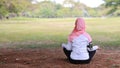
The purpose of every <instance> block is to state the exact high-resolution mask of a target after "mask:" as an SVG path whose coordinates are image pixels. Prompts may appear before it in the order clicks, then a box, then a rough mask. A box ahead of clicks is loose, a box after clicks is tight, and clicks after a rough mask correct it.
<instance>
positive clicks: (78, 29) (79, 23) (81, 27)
mask: <svg viewBox="0 0 120 68" xmlns="http://www.w3.org/2000/svg"><path fill="white" fill-rule="evenodd" d="M85 28H86V27H85V21H84V19H82V18H77V19H76V22H75V27H74V29H73V31H72V33H71V34H70V35H69V37H68V41H70V42H71V41H72V40H73V39H75V38H76V37H78V36H80V35H81V34H83V35H85V36H86V37H87V38H88V40H89V42H91V41H92V38H91V37H90V35H89V34H88V33H87V32H86V31H85Z"/></svg>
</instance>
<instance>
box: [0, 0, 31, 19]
mask: <svg viewBox="0 0 120 68" xmlns="http://www.w3.org/2000/svg"><path fill="white" fill-rule="evenodd" d="M30 4H31V2H30V1H29V0H1V1H0V16H2V17H3V16H5V15H7V14H8V13H16V14H17V13H19V12H21V11H24V10H25V9H26V8H27V7H28V6H29V5H30Z"/></svg>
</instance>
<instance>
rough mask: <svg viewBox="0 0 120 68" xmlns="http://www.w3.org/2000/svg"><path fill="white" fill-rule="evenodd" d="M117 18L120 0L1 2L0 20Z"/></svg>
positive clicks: (14, 0) (2, 0)
mask: <svg viewBox="0 0 120 68" xmlns="http://www.w3.org/2000/svg"><path fill="white" fill-rule="evenodd" d="M117 16H120V0H0V19H3V18H7V19H9V18H12V17H29V18H65V17H117Z"/></svg>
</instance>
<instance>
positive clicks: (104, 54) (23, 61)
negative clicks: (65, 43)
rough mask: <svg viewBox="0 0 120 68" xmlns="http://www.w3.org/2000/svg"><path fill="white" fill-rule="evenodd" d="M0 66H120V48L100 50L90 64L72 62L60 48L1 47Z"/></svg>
mask: <svg viewBox="0 0 120 68" xmlns="http://www.w3.org/2000/svg"><path fill="white" fill-rule="evenodd" d="M0 68H120V50H102V49H101V50H98V51H97V53H96V55H95V56H94V58H93V59H92V61H91V63H90V64H71V63H69V62H68V60H66V56H65V55H64V53H63V51H62V49H61V48H58V49H26V50H25V49H17V50H15V49H0Z"/></svg>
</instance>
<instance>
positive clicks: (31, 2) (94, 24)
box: [0, 0, 120, 68]
mask: <svg viewBox="0 0 120 68" xmlns="http://www.w3.org/2000/svg"><path fill="white" fill-rule="evenodd" d="M86 1H87V0H86ZM93 2H94V1H93ZM98 2H99V1H98ZM78 17H83V18H84V19H85V22H86V26H87V28H86V31H87V32H88V33H89V34H90V35H91V36H92V39H93V45H98V46H100V47H101V49H102V50H100V51H99V52H98V54H97V55H96V57H95V59H94V60H93V62H91V64H88V65H72V64H70V63H68V62H66V61H65V60H64V58H65V56H64V54H63V52H62V48H61V44H62V43H67V37H68V35H69V34H70V32H71V31H72V29H73V27H74V23H75V20H76V18H78ZM119 29H120V1H119V0H114V1H113V0H103V2H102V3H101V4H99V5H98V6H95V7H90V6H88V5H86V4H84V3H81V0H64V1H63V3H62V4H60V3H57V1H56V0H41V1H39V0H0V67H1V68H13V67H15V68H19V67H22V68H70V67H75V68H80V67H81V68H119V67H120V65H119V64H120V54H119V53H120V30H119ZM99 61H100V62H99Z"/></svg>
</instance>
